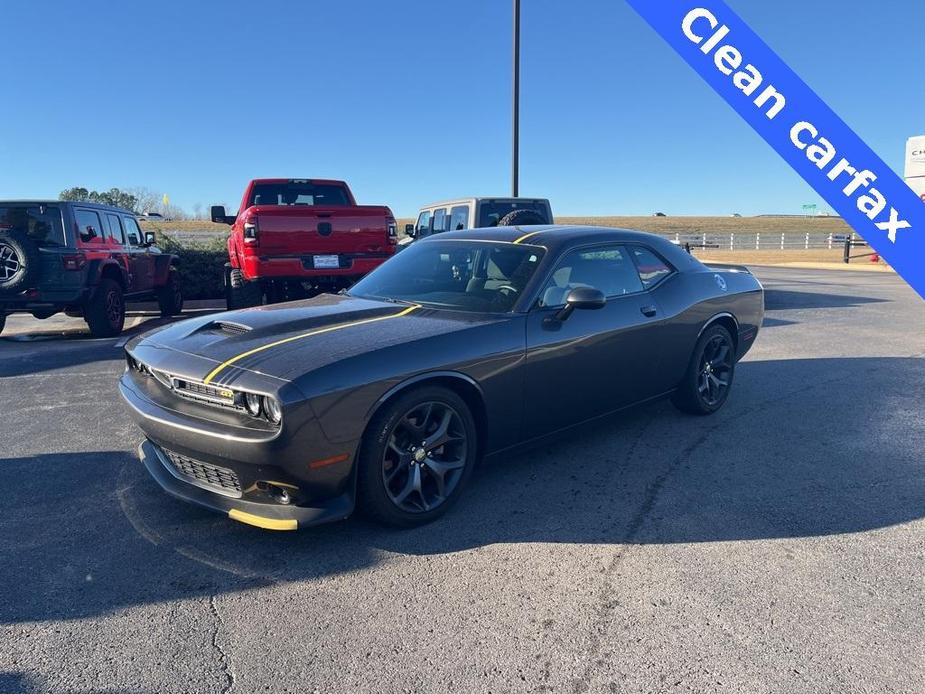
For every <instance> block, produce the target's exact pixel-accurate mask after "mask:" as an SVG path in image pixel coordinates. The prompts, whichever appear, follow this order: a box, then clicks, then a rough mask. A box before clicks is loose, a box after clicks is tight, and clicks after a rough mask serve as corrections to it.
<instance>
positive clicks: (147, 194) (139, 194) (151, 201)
mask: <svg viewBox="0 0 925 694" xmlns="http://www.w3.org/2000/svg"><path fill="white" fill-rule="evenodd" d="M128 192H129V193H131V194H132V195H134V196H135V199H136V200H137V201H138V202H137V203H135V204H136V207H135V212H156V211H157V209H158V207H159V206H160V204H161V194H160V193H155V192H154V191H152V190H151V189H150V188H145V187H143V186H136V187H135V188H129V189H128Z"/></svg>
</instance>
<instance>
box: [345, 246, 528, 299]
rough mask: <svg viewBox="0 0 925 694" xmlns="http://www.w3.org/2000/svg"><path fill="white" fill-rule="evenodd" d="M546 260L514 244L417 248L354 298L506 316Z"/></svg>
mask: <svg viewBox="0 0 925 694" xmlns="http://www.w3.org/2000/svg"><path fill="white" fill-rule="evenodd" d="M542 257H543V252H542V251H541V250H539V249H536V248H523V247H521V246H515V245H513V244H509V243H483V242H473V241H427V242H421V243H415V244H412V245H411V246H409V247H408V248H407V249H406V250H404V251H402V252H401V253H399V254H398V255H396V256H395V257H393V258H392V259H390V260H389V261H388V262H386V263H383V264H382V265H380V266H379V267H378V268H377V269H376V270H374V271H373V272H372V273H370V274H369V275H367V276H366V277H365V278H364V279H362V280H360V281H359V282H357V283H356V284H355V285H353V288H352V289H350V291H349V292H348V293H349V295H350V296H356V297H362V298H367V299H388V300H398V301H407V302H410V303H415V304H421V305H424V306H435V307H438V308H448V309H454V310H459V311H471V312H476V313H505V312H507V311H510V310H511V309H512V308H513V307H514V304H515V303H516V301H517V299H519V298H520V296H521V294H522V293H523V291H524V288H525V287H526V286H527V283H528V282H529V281H530V278H531V277H533V273H535V272H536V268H537V267H538V266H539V264H540V260H541V259H542Z"/></svg>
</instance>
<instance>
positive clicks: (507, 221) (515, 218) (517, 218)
mask: <svg viewBox="0 0 925 694" xmlns="http://www.w3.org/2000/svg"><path fill="white" fill-rule="evenodd" d="M530 224H549V220H547V219H544V218H543V217H542V215H540V214H539V213H538V212H534V211H533V210H514V211H513V212H508V213H507V214H506V215H504V216H503V217H502V218H501V219H499V220H498V226H499V227H518V226H528V225H530Z"/></svg>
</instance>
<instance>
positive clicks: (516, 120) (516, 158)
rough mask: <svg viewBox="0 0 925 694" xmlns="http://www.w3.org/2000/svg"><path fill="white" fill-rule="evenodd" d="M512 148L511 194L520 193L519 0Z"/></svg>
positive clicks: (516, 7)
mask: <svg viewBox="0 0 925 694" xmlns="http://www.w3.org/2000/svg"><path fill="white" fill-rule="evenodd" d="M513 92H514V93H513V109H512V115H513V123H512V126H513V127H512V135H513V148H512V152H511V196H512V197H515V198H516V197H518V196H519V195H520V0H514V80H513Z"/></svg>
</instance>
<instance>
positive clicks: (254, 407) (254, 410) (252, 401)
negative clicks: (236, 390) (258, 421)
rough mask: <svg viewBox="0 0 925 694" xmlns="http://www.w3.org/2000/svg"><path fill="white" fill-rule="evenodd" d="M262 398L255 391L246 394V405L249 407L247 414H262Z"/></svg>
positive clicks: (256, 415)
mask: <svg viewBox="0 0 925 694" xmlns="http://www.w3.org/2000/svg"><path fill="white" fill-rule="evenodd" d="M260 400H261V397H260V396H259V395H256V394H254V393H247V394H245V396H244V407H245V409H247V414H249V415H250V416H251V417H259V416H260Z"/></svg>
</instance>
